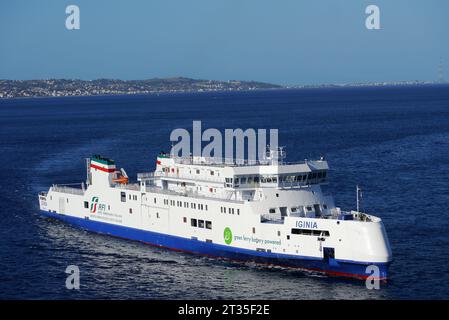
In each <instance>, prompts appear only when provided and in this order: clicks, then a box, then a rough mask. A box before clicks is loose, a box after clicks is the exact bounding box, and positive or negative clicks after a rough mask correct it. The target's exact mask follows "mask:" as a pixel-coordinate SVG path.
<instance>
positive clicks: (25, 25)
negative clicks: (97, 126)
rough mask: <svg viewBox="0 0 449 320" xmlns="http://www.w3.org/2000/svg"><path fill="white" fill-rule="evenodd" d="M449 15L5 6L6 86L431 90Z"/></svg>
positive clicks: (59, 3) (87, 4)
mask: <svg viewBox="0 0 449 320" xmlns="http://www.w3.org/2000/svg"><path fill="white" fill-rule="evenodd" d="M371 4H373V5H377V6H378V7H379V9H380V25H381V29H380V30H368V29H367V28H366V26H365V20H366V18H367V17H368V15H367V14H366V13H365V9H366V7H367V6H368V5H371ZM68 5H77V6H78V7H79V9H80V29H79V30H68V29H66V18H67V16H68V14H66V13H65V10H66V7H67V6H68ZM448 15H449V1H447V0H369V1H365V0H126V1H125V0H68V1H66V0H1V1H0V79H17V80H24V79H46V78H70V79H74V78H76V79H86V80H89V79H98V78H114V79H124V80H128V79H149V78H155V77H159V78H164V77H176V76H184V77H190V78H198V79H214V80H232V79H237V80H256V81H264V82H271V83H278V84H285V85H287V84H292V85H294V84H297V85H300V84H319V83H354V82H373V81H407V80H423V81H432V80H436V79H438V66H439V62H440V58H441V59H442V61H443V69H444V76H445V79H446V80H447V79H448V78H449V41H448V39H449V37H448V33H449V17H448Z"/></svg>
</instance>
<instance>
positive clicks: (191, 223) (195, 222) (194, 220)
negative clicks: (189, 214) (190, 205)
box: [190, 219, 198, 227]
mask: <svg viewBox="0 0 449 320" xmlns="http://www.w3.org/2000/svg"><path fill="white" fill-rule="evenodd" d="M190 225H191V226H192V227H196V226H198V222H197V220H196V219H190Z"/></svg>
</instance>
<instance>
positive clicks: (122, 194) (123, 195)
mask: <svg viewBox="0 0 449 320" xmlns="http://www.w3.org/2000/svg"><path fill="white" fill-rule="evenodd" d="M120 201H121V202H126V192H123V191H122V192H120Z"/></svg>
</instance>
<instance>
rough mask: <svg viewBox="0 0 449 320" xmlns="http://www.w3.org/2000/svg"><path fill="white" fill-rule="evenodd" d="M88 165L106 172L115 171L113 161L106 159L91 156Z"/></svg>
mask: <svg viewBox="0 0 449 320" xmlns="http://www.w3.org/2000/svg"><path fill="white" fill-rule="evenodd" d="M90 167H91V168H92V169H97V170H100V171H103V172H108V173H111V172H115V171H116V167H115V164H114V162H113V161H111V160H107V159H98V158H91V159H90Z"/></svg>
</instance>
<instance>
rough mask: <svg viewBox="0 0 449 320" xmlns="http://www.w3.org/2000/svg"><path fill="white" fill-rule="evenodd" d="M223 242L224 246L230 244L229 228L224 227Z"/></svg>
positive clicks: (230, 234) (230, 232) (230, 233)
mask: <svg viewBox="0 0 449 320" xmlns="http://www.w3.org/2000/svg"><path fill="white" fill-rule="evenodd" d="M223 236H224V241H225V243H226V244H231V242H232V231H231V229H229V227H226V228H225V229H224V232H223Z"/></svg>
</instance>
